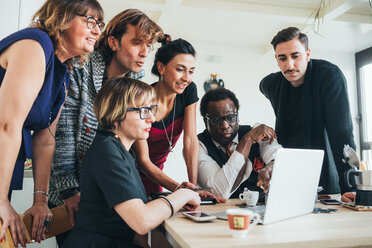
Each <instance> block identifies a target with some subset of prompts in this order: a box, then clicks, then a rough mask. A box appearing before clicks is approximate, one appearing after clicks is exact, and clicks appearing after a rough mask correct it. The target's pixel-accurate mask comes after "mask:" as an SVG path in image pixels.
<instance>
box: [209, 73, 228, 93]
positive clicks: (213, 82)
mask: <svg viewBox="0 0 372 248" xmlns="http://www.w3.org/2000/svg"><path fill="white" fill-rule="evenodd" d="M210 76H211V77H210V78H208V79H207V81H205V82H204V90H205V92H207V91H208V90H210V89H216V88H218V87H222V88H223V87H224V86H225V83H224V82H223V80H222V79H217V76H218V74H210Z"/></svg>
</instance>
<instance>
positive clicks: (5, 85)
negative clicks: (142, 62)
mask: <svg viewBox="0 0 372 248" xmlns="http://www.w3.org/2000/svg"><path fill="white" fill-rule="evenodd" d="M102 20H103V10H102V8H101V6H100V4H99V3H98V2H97V1H96V0H47V1H46V2H45V4H44V5H43V6H42V7H41V8H40V10H39V11H37V12H36V13H35V15H34V17H33V24H32V25H31V26H30V27H29V28H26V29H23V30H20V31H17V32H15V33H13V34H11V35H9V36H8V37H6V38H4V39H3V40H1V41H0V219H1V221H2V222H3V228H2V229H1V230H0V241H2V240H3V238H4V235H5V231H6V228H8V227H9V228H10V232H11V235H12V238H13V241H14V243H15V245H16V246H17V247H18V243H21V244H22V246H25V245H26V244H25V230H24V228H23V225H22V223H21V220H20V218H19V216H18V214H17V213H16V212H15V211H14V209H13V208H12V206H11V205H10V198H11V194H12V190H20V189H22V182H23V171H24V163H25V160H26V158H31V159H32V163H33V173H34V194H33V196H34V201H33V205H32V207H31V208H30V209H29V210H27V211H26V214H31V215H32V216H33V225H32V234H31V238H32V239H34V240H36V241H37V242H40V241H41V240H43V239H44V233H45V232H46V230H47V227H48V225H49V223H50V220H51V218H52V214H51V212H50V210H49V208H48V205H47V202H48V197H49V194H48V185H49V178H50V167H51V163H52V158H53V155H52V154H53V152H54V144H55V143H54V142H55V141H54V134H55V127H56V124H57V122H58V119H59V112H60V109H61V106H62V104H63V103H64V101H65V98H66V91H67V89H68V85H69V69H68V68H71V59H72V58H74V57H77V58H81V56H83V55H84V54H86V53H88V52H92V51H93V50H94V44H95V41H96V40H97V38H98V36H99V35H100V34H101V31H102V30H103V28H104V26H105V24H104V23H103V22H102ZM31 131H33V134H31Z"/></svg>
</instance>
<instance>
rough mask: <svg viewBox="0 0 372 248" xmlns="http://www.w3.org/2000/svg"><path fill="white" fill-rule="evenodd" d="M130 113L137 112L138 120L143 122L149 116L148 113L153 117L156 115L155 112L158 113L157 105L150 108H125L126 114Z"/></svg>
mask: <svg viewBox="0 0 372 248" xmlns="http://www.w3.org/2000/svg"><path fill="white" fill-rule="evenodd" d="M130 111H138V113H139V116H140V118H141V119H142V120H145V119H146V118H147V117H148V116H149V114H150V111H151V113H152V115H153V116H155V115H156V112H158V105H157V104H154V105H151V106H150V107H146V106H144V107H140V108H127V112H130Z"/></svg>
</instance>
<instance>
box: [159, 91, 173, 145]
mask: <svg viewBox="0 0 372 248" xmlns="http://www.w3.org/2000/svg"><path fill="white" fill-rule="evenodd" d="M176 99H177V97H175V98H174V107H173V108H174V109H173V119H172V132H171V136H170V139H169V136H168V132H167V129H166V128H165V125H164V120H163V119H162V120H161V123H163V127H164V132H165V136H166V137H167V140H168V144H169V148H168V149H169V151H170V152H173V148H174V146H173V142H172V139H173V128H174V116H175V114H176Z"/></svg>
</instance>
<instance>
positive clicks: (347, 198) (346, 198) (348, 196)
mask: <svg viewBox="0 0 372 248" xmlns="http://www.w3.org/2000/svg"><path fill="white" fill-rule="evenodd" d="M355 196H356V193H355V192H346V193H344V194H343V195H342V196H341V201H343V202H355Z"/></svg>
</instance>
